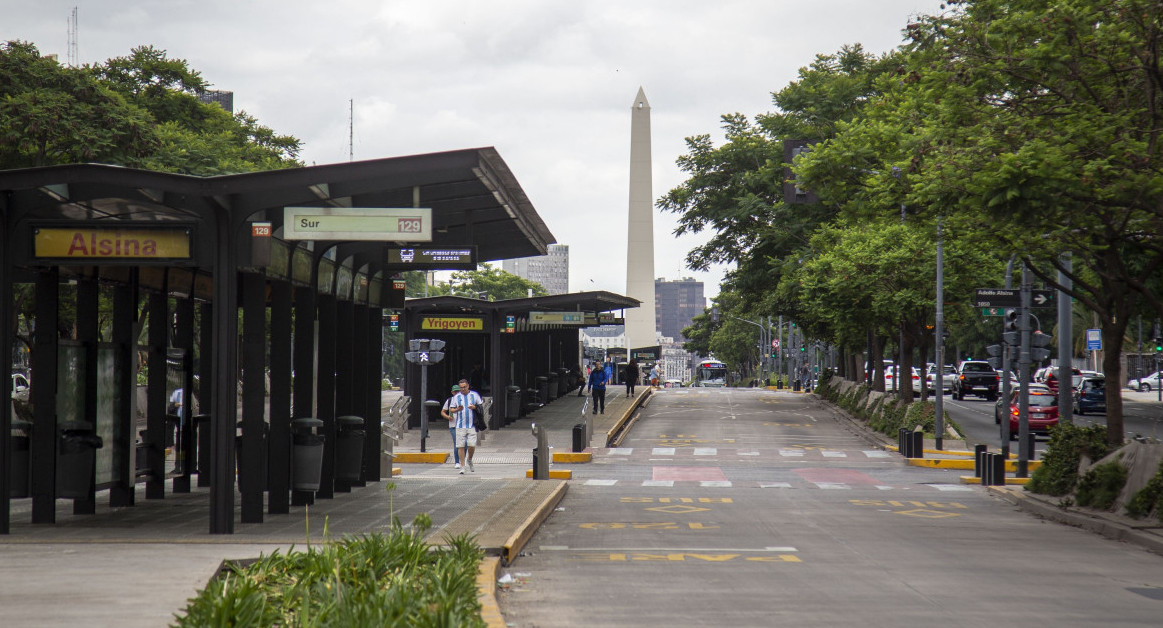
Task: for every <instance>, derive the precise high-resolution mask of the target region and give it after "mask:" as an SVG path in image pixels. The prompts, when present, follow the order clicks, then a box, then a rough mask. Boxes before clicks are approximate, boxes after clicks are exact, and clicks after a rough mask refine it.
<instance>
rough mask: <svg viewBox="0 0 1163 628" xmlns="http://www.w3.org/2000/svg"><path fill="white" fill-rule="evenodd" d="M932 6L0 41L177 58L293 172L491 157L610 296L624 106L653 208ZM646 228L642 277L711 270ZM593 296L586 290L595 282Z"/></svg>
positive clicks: (245, 9)
mask: <svg viewBox="0 0 1163 628" xmlns="http://www.w3.org/2000/svg"><path fill="white" fill-rule="evenodd" d="M939 4H940V3H939V0H878V1H876V2H869V1H867V0H818V1H816V2H790V1H787V0H734V1H725V2H705V1H703V0H678V1H674V0H638V1H635V2H627V1H625V0H586V1H583V2H579V1H577V0H503V1H496V0H493V1H485V0H456V1H451V0H431V1H429V2H416V1H415V0H411V1H402V0H395V1H389V2H384V1H383V0H338V1H331V2H317V1H308V0H252V1H249V2H248V1H245V0H244V1H241V2H240V1H237V0H235V1H227V0H201V1H194V0H90V1H88V2H81V3H78V2H77V1H76V0H68V1H67V2H66V1H63V0H41V1H40V2H35V3H33V2H27V1H26V0H0V15H3V16H4V19H3V20H2V21H0V38H2V39H3V40H5V41H7V40H9V39H20V40H25V41H31V42H33V43H35V44H36V45H37V46H38V47H39V48H40V50H41V52H42V53H58V54H59V55H60V57H61V58H62V59H64V58H66V48H67V43H68V39H67V28H66V20H67V18H68V15H69V13H70V11H71V10H72V8H73V7H74V6H78V7H79V11H78V25H79V29H78V40H77V41H78V51H79V55H80V60H81V61H82V62H85V63H94V62H101V61H104V60H106V59H108V58H110V57H114V56H121V55H126V54H128V53H129V51H130V49H132V48H133V47H135V46H139V45H153V46H155V47H157V48H160V49H163V50H166V51H167V52H168V53H169V55H170V56H171V57H176V58H183V59H186V60H188V61H189V62H190V65H191V67H193V68H194V69H196V70H198V71H200V72H201V73H202V75H203V77H204V78H205V79H207V80H208V81H210V82H211V83H213V84H214V85H215V86H216V87H217V88H219V89H226V90H231V91H233V92H234V94H235V106H236V108H238V109H245V110H246V111H248V112H249V113H251V114H252V115H255V116H256V117H258V119H259V121H260V122H261V123H262V124H265V125H267V126H269V127H271V128H273V129H275V131H277V132H279V133H286V134H290V135H294V136H296V137H298V138H300V139H301V140H303V141H304V144H305V151H304V154H303V158H304V160H305V161H306V162H307V163H320V164H322V163H330V162H337V161H345V160H347V158H348V106H349V105H348V103H349V100H351V101H354V109H355V116H354V153H355V158H356V159H375V158H379V157H388V156H394V155H407V154H416V153H425V152H431V151H440V150H451V149H459V148H468V147H477V146H496V147H497V149H498V150H499V151H500V153H501V156H502V157H503V158H504V159H505V160H506V162H508V164H509V166H510V167H511V168H512V170H513V172H514V173H515V174H516V176H517V179H518V181H520V183H521V185H522V186H523V187H524V188H525V191H526V193H527V194H528V195H529V198H530V199H531V200H532V202H533V204H534V206H535V207H536V208H537V210H538V211H539V213H540V214H541V216H542V218H543V219H544V220H545V222H546V224H547V225H548V226H549V228H550V230H551V231H552V232H553V233H554V235H555V236H556V237H557V239H558V241H559V242H561V243H563V244H568V245H570V253H571V256H572V263H571V283H572V288H573V289H575V290H583V289H589V288H592V287H594V286H597V287H599V288H601V289H606V290H610V291H613V292H622V291H624V289H625V281H626V271H625V247H626V219H625V214H626V205H627V198H628V190H627V185H628V181H629V175H628V172H627V169H628V161H629V153H630V141H629V132H630V106H631V101H632V100H633V98H634V95H635V93H636V92H637V90H638V87H639V86H642V87H643V88H644V89H645V91H646V95H647V98H648V99H649V100H650V104H651V107H652V120H651V126H652V133H653V142H652V157H653V162H654V182H653V195H654V197H655V198H656V199H657V198H658V197H660V196H662V195H663V194H665V193H666V192H667V191H668V190H670V189H671V188H673V187H675V186H676V185H678V184H680V183H681V182H682V180H683V178H684V177H683V175H682V173H681V172H680V171H679V170H678V169H677V167H676V166H675V165H674V161H675V159H676V158H677V157H679V156H680V155H682V154H683V153H684V152H685V148H686V147H685V144H684V141H683V139H684V138H685V137H687V136H691V135H697V134H701V133H709V134H711V135H712V137H713V138H716V139H717V140H719V141H721V137H722V136H721V132H720V129H719V116H720V115H722V114H725V113H733V112H741V113H745V114H747V115H749V116H754V115H756V114H759V113H763V112H766V111H770V110H771V109H772V105H771V93H772V92H773V91H777V90H779V89H781V88H782V87H783V86H785V85H786V84H787V83H788V82H789V81H790V80H793V79H794V78H795V73H796V71H797V69H798V68H800V67H802V66H804V65H807V64H809V63H810V62H811V61H812V59H813V58H814V57H815V55H816V54H821V53H830V52H834V51H836V50H837V49H839V48H840V47H841V46H842V45H845V44H852V43H857V42H860V43H863V44H864V46H865V48H866V49H868V50H870V51H873V52H883V51H886V50H888V49H890V48H892V47H894V46H896V45H897V44H899V43H900V31H901V29H903V28H904V26H905V25H906V23H907V20H908V17H909V16H910V15H912V14H915V13H917V12H935V11H937V10H938V8H939ZM676 224H677V222H676V219H675V217H674V216H672V215H659V214H656V215H655V273H654V274H655V276H657V277H666V278H668V279H675V278H679V277H682V276H695V277H696V278H699V279H702V280H703V281H704V282H706V283H707V286H706V292H707V294H708V295H713V294H715V293H716V292H717V291H718V281H719V279H720V277H721V276H722V270H721V269H716V270H714V271H712V272H708V273H695V272H692V271H689V270H686V269H685V268H684V263H683V260H684V257H685V256H686V253H687V252H688V251H689V250H690V249H691V248H692V247H694V246H695V245H697V244H699V243H701V242H704V241H705V240H706V236H705V235H703V236H684V237H683V238H677V239H676V238H675V237H673V235H672V232H673V230H674V227H675V225H676ZM591 280H592V283H591Z"/></svg>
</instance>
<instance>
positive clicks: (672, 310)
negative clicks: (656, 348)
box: [654, 277, 707, 344]
mask: <svg viewBox="0 0 1163 628" xmlns="http://www.w3.org/2000/svg"><path fill="white" fill-rule="evenodd" d="M706 307H707V300H706V298H705V297H703V282H701V281H695V280H694V279H693V278H691V277H684V278H683V279H680V280H677V281H667V280H665V279H655V280H654V320H655V326H656V327H657V328H658V333H660V334H662V335H663V336H666V337H670V338H674V339H675V342H678V343H680V344H681V343H682V342H685V341H686V340H687V339H686V338H684V337H683V335H682V330H683V328H684V327H689V326H690V324H691V321H693V320H694V318H695V317H696V316H698V315H699V314H702V313H703V310H705V309H706Z"/></svg>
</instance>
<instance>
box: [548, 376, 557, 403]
mask: <svg viewBox="0 0 1163 628" xmlns="http://www.w3.org/2000/svg"><path fill="white" fill-rule="evenodd" d="M546 377H548V378H549V389H548V391H547V392H546V394H545V403H549V402H550V401H553V400H554V399H557V373H555V372H553V371H550V372H548V373H546Z"/></svg>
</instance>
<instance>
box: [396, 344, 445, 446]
mask: <svg viewBox="0 0 1163 628" xmlns="http://www.w3.org/2000/svg"><path fill="white" fill-rule="evenodd" d="M408 348H409V349H411V351H408V352H407V353H405V354H404V358H405V359H406V360H408V361H409V362H412V363H413V364H419V365H420V451H421V452H425V451H428V448H427V444H428V404H427V403H426V402H427V401H428V400H427V399H425V397H427V396H428V365H429V364H436V363H437V362H440V361H441V360H443V359H444V352H443V351H441V349H443V348H444V341H443V340H428V339H427V338H414V339H412V340H409V341H408ZM438 403H439V402H438Z"/></svg>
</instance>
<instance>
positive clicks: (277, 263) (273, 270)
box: [267, 238, 291, 279]
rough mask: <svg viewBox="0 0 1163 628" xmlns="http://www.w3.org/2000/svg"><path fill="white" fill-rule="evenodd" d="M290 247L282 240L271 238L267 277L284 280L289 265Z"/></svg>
mask: <svg viewBox="0 0 1163 628" xmlns="http://www.w3.org/2000/svg"><path fill="white" fill-rule="evenodd" d="M290 257H291V246H290V245H289V244H287V243H286V242H284V241H282V240H276V239H274V238H271V263H270V264H269V265H268V266H267V276H268V277H277V278H279V279H286V278H287V273H288V271H289V269H290V265H291V260H290Z"/></svg>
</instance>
